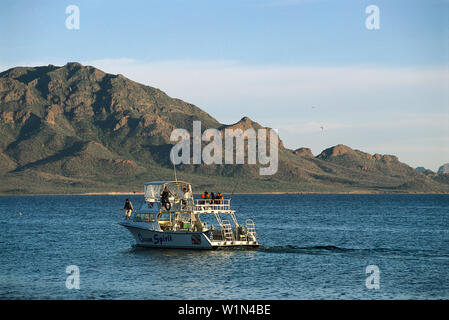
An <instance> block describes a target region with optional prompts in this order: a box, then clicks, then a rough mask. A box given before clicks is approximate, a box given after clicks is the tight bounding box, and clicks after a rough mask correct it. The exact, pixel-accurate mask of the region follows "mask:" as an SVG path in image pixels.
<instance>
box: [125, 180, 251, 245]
mask: <svg viewBox="0 0 449 320" xmlns="http://www.w3.org/2000/svg"><path fill="white" fill-rule="evenodd" d="M165 187H167V188H168V190H169V191H170V193H171V194H170V196H169V198H168V202H167V201H163V200H161V193H162V191H163V190H164V188H165ZM184 188H186V190H187V193H186V194H185V195H184V192H183V189H184ZM144 191H145V193H144V199H143V201H142V203H141V205H140V206H139V207H138V209H136V210H135V211H133V212H132V214H131V216H130V217H125V220H124V221H122V222H120V225H122V226H124V227H125V228H127V229H128V230H129V231H130V232H131V234H132V235H133V236H134V238H135V240H136V244H137V246H142V247H149V248H183V249H217V248H227V247H249V248H251V247H252V248H255V247H258V246H259V243H258V241H257V233H256V228H255V224H254V221H253V220H252V219H248V220H246V222H245V225H244V226H242V225H240V224H239V223H238V221H237V218H236V216H235V211H234V210H231V199H221V200H216V199H215V200H214V199H194V197H193V193H192V186H191V184H190V183H188V182H184V181H155V182H149V183H146V184H145V185H144ZM205 220H209V221H211V222H209V223H208V222H206V221H205Z"/></svg>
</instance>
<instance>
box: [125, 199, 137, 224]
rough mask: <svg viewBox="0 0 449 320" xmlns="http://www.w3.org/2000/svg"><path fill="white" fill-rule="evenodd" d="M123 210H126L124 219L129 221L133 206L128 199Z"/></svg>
mask: <svg viewBox="0 0 449 320" xmlns="http://www.w3.org/2000/svg"><path fill="white" fill-rule="evenodd" d="M123 210H126V212H125V217H126V219H129V218H130V217H131V213H132V212H133V211H134V208H133V204H132V203H131V201H129V199H126V201H125V206H124V207H123Z"/></svg>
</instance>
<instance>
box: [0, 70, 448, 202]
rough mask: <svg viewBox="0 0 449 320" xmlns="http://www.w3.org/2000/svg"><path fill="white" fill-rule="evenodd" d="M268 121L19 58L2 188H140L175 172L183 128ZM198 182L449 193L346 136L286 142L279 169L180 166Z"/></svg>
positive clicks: (3, 132) (3, 94) (12, 73)
mask: <svg viewBox="0 0 449 320" xmlns="http://www.w3.org/2000/svg"><path fill="white" fill-rule="evenodd" d="M194 120H200V121H201V123H202V129H203V130H205V129H207V128H216V129H219V130H222V131H223V130H225V129H226V128H241V129H243V130H245V129H247V128H256V129H257V128H264V127H263V126H262V125H260V124H258V123H257V122H255V121H253V120H251V119H249V118H247V117H244V118H242V119H241V120H240V121H238V122H236V123H234V124H230V125H227V124H222V123H220V122H219V121H218V120H216V119H215V118H213V117H212V116H211V115H209V114H208V113H206V112H204V111H203V110H201V109H200V108H198V107H196V106H195V105H192V104H190V103H187V102H184V101H182V100H180V99H175V98H171V97H169V96H168V95H167V94H165V93H164V92H163V91H161V90H159V89H156V88H152V87H149V86H145V85H142V84H139V83H136V82H134V81H132V80H129V79H127V78H125V77H124V76H122V75H112V74H107V73H105V72H103V71H101V70H98V69H96V68H94V67H91V66H83V65H81V64H79V63H68V64H66V65H65V66H62V67H57V66H53V65H49V66H41V67H17V68H12V69H9V70H7V71H5V72H2V73H0V137H1V139H0V179H1V184H0V193H2V194H42V193H45V194H49V193H85V192H127V191H137V192H140V191H141V189H142V184H143V183H144V182H146V181H149V180H164V179H171V178H172V177H173V166H172V164H171V162H170V158H169V152H170V150H171V147H172V146H173V144H174V142H171V141H170V134H171V132H172V131H173V129H175V128H184V129H187V130H189V131H190V132H191V131H192V123H193V121H194ZM177 171H178V178H181V179H184V180H188V181H191V182H193V183H194V184H195V187H196V189H195V191H197V192H199V191H203V189H207V190H210V191H213V190H216V191H218V190H219V191H223V192H230V191H232V190H234V189H235V191H236V192H448V191H449V182H448V181H446V180H445V179H441V178H437V177H434V176H430V175H426V174H424V173H421V172H419V171H417V170H415V169H413V168H411V167H409V166H408V165H406V164H404V163H401V162H400V161H399V160H398V158H397V157H395V156H392V155H380V154H374V155H370V154H368V153H364V152H362V151H359V150H353V149H351V148H350V147H348V146H345V145H337V146H334V147H331V148H328V149H326V150H324V151H323V152H322V153H320V154H319V155H317V156H316V157H315V156H314V155H313V154H312V152H311V151H310V149H308V148H305V147H303V148H299V149H297V150H290V149H287V148H285V147H284V146H283V144H282V142H281V144H280V149H279V170H278V172H277V173H276V174H275V175H272V176H260V175H259V171H258V165H248V164H243V165H225V164H223V165H205V164H201V165H180V166H177Z"/></svg>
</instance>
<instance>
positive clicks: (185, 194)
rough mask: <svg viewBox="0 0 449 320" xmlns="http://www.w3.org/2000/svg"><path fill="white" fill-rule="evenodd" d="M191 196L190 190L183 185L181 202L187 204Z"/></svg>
mask: <svg viewBox="0 0 449 320" xmlns="http://www.w3.org/2000/svg"><path fill="white" fill-rule="evenodd" d="M191 197H192V195H191V194H190V191H187V188H186V187H183V188H182V199H181V203H182V204H183V205H184V206H185V205H186V204H187V202H188V201H189V199H190V198H191Z"/></svg>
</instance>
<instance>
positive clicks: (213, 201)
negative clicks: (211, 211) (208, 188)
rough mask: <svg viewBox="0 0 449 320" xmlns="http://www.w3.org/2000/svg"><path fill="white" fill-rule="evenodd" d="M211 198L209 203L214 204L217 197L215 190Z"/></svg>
mask: <svg viewBox="0 0 449 320" xmlns="http://www.w3.org/2000/svg"><path fill="white" fill-rule="evenodd" d="M210 198H211V200H210V201H209V203H211V204H214V203H215V199H216V197H215V194H214V193H213V192H211V193H210Z"/></svg>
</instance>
